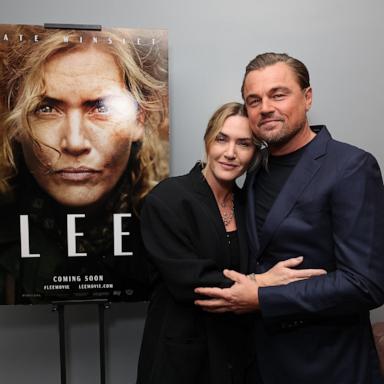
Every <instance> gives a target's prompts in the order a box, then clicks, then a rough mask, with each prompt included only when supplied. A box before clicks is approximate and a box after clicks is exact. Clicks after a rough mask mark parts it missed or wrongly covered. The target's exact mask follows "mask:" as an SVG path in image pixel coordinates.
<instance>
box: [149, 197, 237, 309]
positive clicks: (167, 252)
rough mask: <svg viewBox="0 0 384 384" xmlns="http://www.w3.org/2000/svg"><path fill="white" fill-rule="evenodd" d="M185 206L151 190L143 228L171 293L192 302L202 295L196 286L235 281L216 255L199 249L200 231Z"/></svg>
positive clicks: (158, 267) (175, 296) (218, 285)
mask: <svg viewBox="0 0 384 384" xmlns="http://www.w3.org/2000/svg"><path fill="white" fill-rule="evenodd" d="M167 201H169V199H167ZM185 210H187V208H186V207H182V206H177V207H175V206H174V204H169V203H167V202H166V201H164V200H163V199H161V198H160V197H159V196H157V195H155V194H150V195H149V196H148V197H147V199H146V202H145V204H144V206H143V209H142V212H141V231H142V236H143V240H144V245H145V248H146V250H147V254H148V257H149V259H150V260H151V261H152V263H153V264H154V265H155V267H156V268H157V270H158V272H159V274H160V276H161V279H162V280H163V281H164V283H165V284H166V286H167V288H168V289H169V291H170V293H171V295H172V296H173V297H174V299H175V300H177V301H179V302H187V303H192V302H193V300H195V299H197V298H198V297H199V296H198V295H196V294H195V293H194V288H196V287H208V286H215V287H220V288H224V287H228V286H230V285H232V283H231V282H230V281H229V280H228V279H226V278H225V277H224V276H223V273H222V270H221V268H219V266H218V265H217V263H216V262H215V261H214V259H213V258H212V256H213V255H207V254H201V253H199V252H198V251H197V249H196V246H195V244H194V243H195V242H196V241H197V240H198V239H197V238H196V236H198V235H197V234H196V233H193V225H192V223H191V222H188V220H186V217H187V216H188V215H187V214H185V213H186V212H185ZM183 213H184V214H183ZM204 219H205V218H204V217H201V220H204Z"/></svg>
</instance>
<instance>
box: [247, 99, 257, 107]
mask: <svg viewBox="0 0 384 384" xmlns="http://www.w3.org/2000/svg"><path fill="white" fill-rule="evenodd" d="M259 104H260V99H252V100H250V101H249V102H248V105H249V106H251V107H254V106H256V105H259Z"/></svg>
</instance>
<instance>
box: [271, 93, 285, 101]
mask: <svg viewBox="0 0 384 384" xmlns="http://www.w3.org/2000/svg"><path fill="white" fill-rule="evenodd" d="M284 96H285V95H284V94H283V93H277V94H276V95H273V98H274V99H275V100H281V99H282V98H283V97H284Z"/></svg>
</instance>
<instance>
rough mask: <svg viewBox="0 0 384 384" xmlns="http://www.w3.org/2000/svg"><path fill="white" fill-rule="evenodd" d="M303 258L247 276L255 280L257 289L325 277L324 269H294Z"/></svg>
mask: <svg viewBox="0 0 384 384" xmlns="http://www.w3.org/2000/svg"><path fill="white" fill-rule="evenodd" d="M303 259H304V258H303V256H299V257H294V258H292V259H288V260H284V261H280V262H278V263H277V264H276V265H275V266H273V267H272V268H271V269H269V270H268V271H267V272H264V273H260V274H256V275H255V274H251V275H248V277H249V278H251V279H256V281H257V283H258V285H259V287H268V286H271V285H285V284H288V283H292V282H294V281H298V280H305V279H309V278H310V277H314V276H321V275H325V274H326V273H327V271H325V270H324V269H294V267H297V266H298V265H299V264H301V263H302V262H303Z"/></svg>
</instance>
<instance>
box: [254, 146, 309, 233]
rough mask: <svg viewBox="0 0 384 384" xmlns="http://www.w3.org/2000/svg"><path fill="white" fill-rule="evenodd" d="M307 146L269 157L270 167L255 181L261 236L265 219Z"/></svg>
mask: <svg viewBox="0 0 384 384" xmlns="http://www.w3.org/2000/svg"><path fill="white" fill-rule="evenodd" d="M306 147H307V146H306V145H305V146H304V147H301V148H299V149H298V150H297V151H295V152H292V153H288V154H287V155H283V156H272V155H270V156H269V157H268V165H267V167H266V168H264V167H263V168H261V169H260V171H259V174H258V175H257V178H256V180H255V207H256V223H257V231H258V233H259V234H260V233H261V230H262V227H263V225H264V222H265V219H266V217H267V215H268V213H269V211H270V209H271V207H272V205H273V203H274V201H275V199H276V197H277V196H278V194H279V193H280V191H281V189H282V188H283V186H284V184H285V182H286V181H287V179H288V177H289V175H290V174H291V172H292V170H293V169H294V168H295V166H296V164H297V163H298V162H299V160H300V158H301V155H302V154H303V152H304V150H305V148H306Z"/></svg>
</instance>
